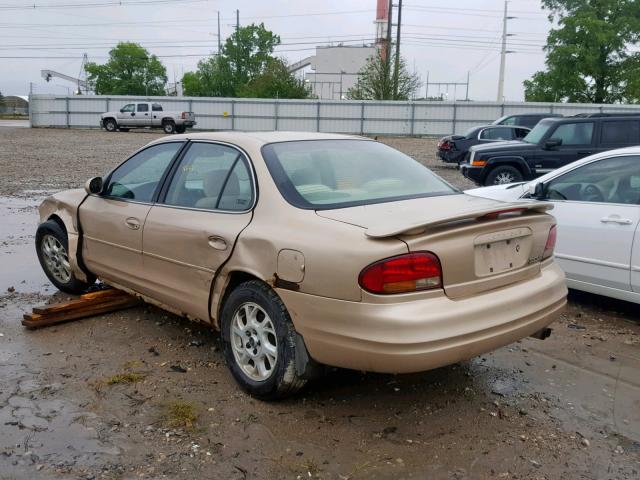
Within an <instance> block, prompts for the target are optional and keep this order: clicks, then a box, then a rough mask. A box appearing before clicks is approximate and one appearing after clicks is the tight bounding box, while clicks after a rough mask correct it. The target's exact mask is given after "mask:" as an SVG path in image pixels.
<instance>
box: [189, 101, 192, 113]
mask: <svg viewBox="0 0 640 480" xmlns="http://www.w3.org/2000/svg"><path fill="white" fill-rule="evenodd" d="M189 111H190V112H192V113H193V100H192V99H189Z"/></svg>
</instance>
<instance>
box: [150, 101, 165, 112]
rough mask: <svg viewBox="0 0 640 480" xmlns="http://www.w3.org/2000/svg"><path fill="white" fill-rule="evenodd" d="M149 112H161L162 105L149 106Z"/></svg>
mask: <svg viewBox="0 0 640 480" xmlns="http://www.w3.org/2000/svg"><path fill="white" fill-rule="evenodd" d="M151 110H153V111H154V112H161V111H162V105H160V104H159V103H154V104H153V105H151Z"/></svg>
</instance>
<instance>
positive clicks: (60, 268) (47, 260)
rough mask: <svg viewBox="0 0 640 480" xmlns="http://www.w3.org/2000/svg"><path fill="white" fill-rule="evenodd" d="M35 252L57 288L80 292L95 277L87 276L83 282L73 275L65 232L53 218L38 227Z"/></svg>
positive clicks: (84, 289)
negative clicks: (87, 280)
mask: <svg viewBox="0 0 640 480" xmlns="http://www.w3.org/2000/svg"><path fill="white" fill-rule="evenodd" d="M36 252H37V254H38V260H39V261H40V266H41V267H42V270H44V273H45V274H46V275H47V277H48V278H49V280H51V283H53V284H54V285H55V286H56V288H57V289H58V290H61V291H63V292H66V293H71V294H80V293H83V292H85V291H86V290H87V288H89V287H90V286H91V285H92V284H93V282H94V281H95V278H89V282H83V281H82V280H78V279H77V278H76V277H75V275H74V274H73V271H72V270H71V265H70V264H69V253H68V252H69V242H68V240H67V233H66V232H65V231H64V229H63V228H62V227H60V225H58V223H57V222H54V221H53V220H47V221H46V222H44V223H42V224H41V225H40V226H39V227H38V230H37V231H36Z"/></svg>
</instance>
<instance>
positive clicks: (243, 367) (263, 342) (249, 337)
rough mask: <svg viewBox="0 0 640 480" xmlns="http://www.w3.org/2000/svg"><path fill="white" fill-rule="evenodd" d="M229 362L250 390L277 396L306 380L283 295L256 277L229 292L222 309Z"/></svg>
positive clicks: (269, 397) (291, 391) (258, 394)
mask: <svg viewBox="0 0 640 480" xmlns="http://www.w3.org/2000/svg"><path fill="white" fill-rule="evenodd" d="M221 327H222V344H223V352H224V357H225V360H226V362H227V366H228V367H229V369H230V370H231V374H232V375H233V377H234V378H235V380H236V382H238V384H239V385H240V387H242V389H243V390H245V391H246V392H247V393H249V394H250V395H252V396H254V397H257V398H260V399H262V400H276V399H280V398H284V397H287V396H289V395H293V394H294V393H295V392H297V391H298V390H300V388H302V387H303V386H304V384H305V383H306V380H305V379H303V378H301V377H300V376H299V374H298V371H297V369H296V331H295V329H294V327H293V323H292V322H291V317H290V316H289V313H288V312H287V309H286V307H285V306H284V304H283V303H282V300H280V297H278V295H277V294H276V293H275V292H274V291H273V290H272V289H271V288H269V286H268V285H266V284H265V283H264V282H261V281H259V280H252V281H249V282H246V283H243V284H241V285H239V286H238V287H236V288H235V289H234V290H233V291H232V292H231V294H230V295H229V297H227V299H226V301H225V303H224V307H223V309H222V315H221Z"/></svg>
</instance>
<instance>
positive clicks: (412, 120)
mask: <svg viewBox="0 0 640 480" xmlns="http://www.w3.org/2000/svg"><path fill="white" fill-rule="evenodd" d="M415 121H416V104H415V102H411V132H410V135H411V136H412V137H413V133H414V131H415V128H414V123H415Z"/></svg>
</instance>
